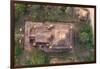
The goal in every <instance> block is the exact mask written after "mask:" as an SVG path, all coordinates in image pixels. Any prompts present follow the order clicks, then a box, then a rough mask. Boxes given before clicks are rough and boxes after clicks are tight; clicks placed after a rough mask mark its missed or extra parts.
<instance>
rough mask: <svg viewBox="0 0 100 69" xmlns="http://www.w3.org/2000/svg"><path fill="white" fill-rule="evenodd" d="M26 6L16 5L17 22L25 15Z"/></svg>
mask: <svg viewBox="0 0 100 69" xmlns="http://www.w3.org/2000/svg"><path fill="white" fill-rule="evenodd" d="M25 10H26V5H25V4H16V6H15V20H16V21H18V20H19V18H20V17H21V16H23V15H24V14H25Z"/></svg>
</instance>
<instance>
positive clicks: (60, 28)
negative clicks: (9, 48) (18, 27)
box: [24, 21, 75, 52]
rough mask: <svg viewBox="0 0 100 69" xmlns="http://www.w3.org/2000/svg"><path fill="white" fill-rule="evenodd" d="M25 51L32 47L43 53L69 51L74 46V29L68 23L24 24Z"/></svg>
mask: <svg viewBox="0 0 100 69" xmlns="http://www.w3.org/2000/svg"><path fill="white" fill-rule="evenodd" d="M24 40H25V42H24V48H25V50H30V49H32V47H36V48H39V49H41V50H42V51H44V52H62V51H67V50H71V49H72V48H73V47H74V45H75V32H74V27H73V25H72V24H70V23H60V22H56V23H52V22H51V23H50V22H45V23H43V22H29V21H27V22H25V38H24Z"/></svg>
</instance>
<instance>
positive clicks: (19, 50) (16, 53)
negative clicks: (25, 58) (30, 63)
mask: <svg viewBox="0 0 100 69" xmlns="http://www.w3.org/2000/svg"><path fill="white" fill-rule="evenodd" d="M15 45H16V46H15V56H16V57H17V56H20V55H21V54H22V49H21V47H20V46H21V44H20V43H18V42H17V43H16V44H15Z"/></svg>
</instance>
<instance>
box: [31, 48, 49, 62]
mask: <svg viewBox="0 0 100 69" xmlns="http://www.w3.org/2000/svg"><path fill="white" fill-rule="evenodd" d="M47 60H48V57H47V55H46V54H45V53H44V52H42V51H40V50H37V49H36V50H35V51H33V52H32V53H31V61H32V63H33V64H46V63H48V61H47Z"/></svg>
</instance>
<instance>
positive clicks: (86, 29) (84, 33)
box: [79, 23, 93, 49]
mask: <svg viewBox="0 0 100 69" xmlns="http://www.w3.org/2000/svg"><path fill="white" fill-rule="evenodd" d="M79 40H80V42H81V43H83V44H85V45H86V47H87V48H88V49H89V48H93V35H92V28H91V26H90V24H89V23H84V24H83V25H82V27H81V29H80V33H79Z"/></svg>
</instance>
